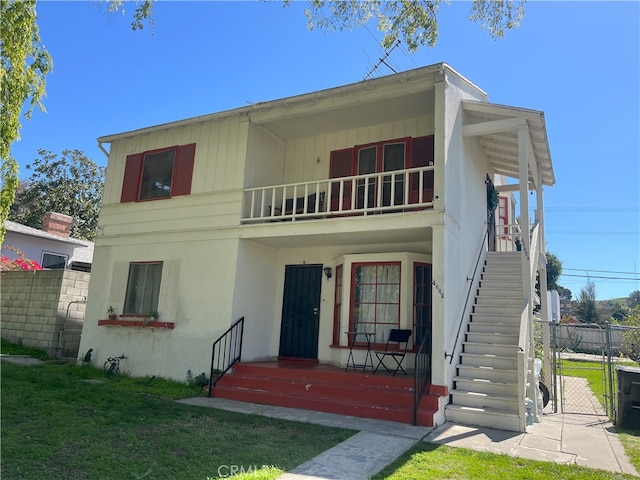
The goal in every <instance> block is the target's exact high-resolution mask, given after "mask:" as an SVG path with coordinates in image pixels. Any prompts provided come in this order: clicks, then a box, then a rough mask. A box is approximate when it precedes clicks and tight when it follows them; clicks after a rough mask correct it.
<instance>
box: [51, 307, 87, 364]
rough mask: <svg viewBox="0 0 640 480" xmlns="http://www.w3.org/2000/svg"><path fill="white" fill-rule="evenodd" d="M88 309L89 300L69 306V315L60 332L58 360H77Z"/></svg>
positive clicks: (65, 318)
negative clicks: (63, 358) (64, 358)
mask: <svg viewBox="0 0 640 480" xmlns="http://www.w3.org/2000/svg"><path fill="white" fill-rule="evenodd" d="M86 308H87V299H86V298H85V299H83V300H75V301H72V302H69V304H68V305H67V313H66V315H65V317H64V324H63V325H62V328H61V329H60V331H59V332H58V346H57V348H56V356H57V357H58V358H61V357H66V358H77V357H78V350H79V348H80V336H81V335H82V325H83V324H84V315H85V311H86Z"/></svg>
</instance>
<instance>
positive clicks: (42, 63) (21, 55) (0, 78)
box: [0, 0, 53, 242]
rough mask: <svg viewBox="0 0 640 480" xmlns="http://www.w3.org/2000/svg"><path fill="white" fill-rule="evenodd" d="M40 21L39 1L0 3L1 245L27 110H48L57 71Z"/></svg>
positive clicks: (12, 191)
mask: <svg viewBox="0 0 640 480" xmlns="http://www.w3.org/2000/svg"><path fill="white" fill-rule="evenodd" d="M36 19H37V15H36V2H35V0H2V1H1V2H0V51H1V53H0V103H1V104H2V109H1V112H0V159H1V160H2V166H1V167H0V179H1V180H0V181H1V182H2V185H1V187H2V193H1V196H0V242H2V241H3V240H4V234H5V231H6V230H5V221H6V219H7V216H8V214H9V208H10V207H11V204H12V203H13V201H14V198H15V193H16V189H17V188H18V163H17V162H16V160H15V159H14V158H13V157H11V145H12V144H13V142H14V141H16V140H18V139H19V138H20V126H21V124H20V116H21V113H22V111H23V109H25V113H24V115H25V117H26V118H27V119H28V118H29V117H30V116H31V112H32V111H33V108H34V107H35V106H38V107H39V108H40V109H42V110H44V107H43V105H42V98H43V97H44V95H45V78H46V75H47V73H48V72H49V71H51V69H52V68H53V62H52V60H51V56H50V55H49V53H48V52H47V50H46V49H45V48H44V46H43V45H42V44H41V43H40V35H39V33H38V25H37V23H36ZM25 107H26V108H25Z"/></svg>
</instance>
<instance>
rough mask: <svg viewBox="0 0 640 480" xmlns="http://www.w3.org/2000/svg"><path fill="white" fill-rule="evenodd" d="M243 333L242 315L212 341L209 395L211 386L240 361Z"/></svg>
mask: <svg viewBox="0 0 640 480" xmlns="http://www.w3.org/2000/svg"><path fill="white" fill-rule="evenodd" d="M243 334H244V317H242V318H240V319H239V320H237V321H236V322H235V323H234V324H233V325H231V326H230V327H229V328H228V329H227V331H226V332H224V333H223V334H222V335H220V336H219V337H218V339H217V340H216V341H215V342H213V346H212V347H211V369H210V371H209V391H208V393H207V396H209V397H210V396H211V393H212V391H213V388H214V387H215V386H216V384H217V383H218V381H219V380H220V379H221V378H222V377H223V376H224V374H225V373H227V372H228V371H229V370H230V369H231V367H233V366H234V365H235V364H236V363H237V362H239V361H240V359H241V357H242V337H243Z"/></svg>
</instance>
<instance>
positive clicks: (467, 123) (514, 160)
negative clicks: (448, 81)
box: [462, 100, 556, 186]
mask: <svg viewBox="0 0 640 480" xmlns="http://www.w3.org/2000/svg"><path fill="white" fill-rule="evenodd" d="M462 108H463V111H464V124H463V128H462V134H463V136H464V137H466V138H471V137H477V138H478V141H479V143H480V146H481V147H482V149H483V151H484V153H485V155H486V156H487V159H488V160H489V163H490V164H491V166H492V167H493V169H494V171H495V173H496V174H497V175H504V176H506V177H511V178H520V145H519V143H518V135H519V134H518V132H519V131H524V132H525V134H526V137H524V138H526V145H525V148H526V149H527V151H528V153H529V155H528V157H529V168H528V175H529V178H528V181H529V182H530V183H532V184H534V185H536V186H542V185H548V186H551V185H554V184H555V183H556V179H555V175H554V173H553V165H552V163H551V151H550V150H549V141H548V138H547V128H546V125H545V121H544V113H543V112H540V111H537V110H528V109H524V108H517V107H508V106H504V105H497V104H493V103H484V102H477V101H472V100H464V101H463V102H462ZM538 183H542V185H538Z"/></svg>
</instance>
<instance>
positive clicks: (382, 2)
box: [108, 0, 526, 52]
mask: <svg viewBox="0 0 640 480" xmlns="http://www.w3.org/2000/svg"><path fill="white" fill-rule="evenodd" d="M154 1H155V0H141V1H138V2H136V4H137V6H136V9H135V12H134V15H133V21H132V22H131V28H132V29H133V30H139V29H142V28H143V26H144V22H145V21H146V22H149V23H151V24H152V22H153V9H152V7H153V2H154ZM108 2H109V10H110V11H118V10H121V9H123V6H124V4H125V3H126V2H125V0H108ZM291 3H292V0H284V5H285V6H289V5H291ZM441 3H445V4H446V3H449V2H447V1H446V0H420V1H418V0H366V1H361V0H309V7H308V8H307V9H305V15H306V17H307V27H308V28H309V29H310V30H313V29H314V28H318V29H322V30H329V31H337V30H340V31H341V30H353V29H354V28H358V27H362V26H364V25H366V24H367V23H369V21H371V20H372V19H376V21H377V23H378V30H380V31H381V32H384V33H385V35H384V37H383V39H382V46H383V47H384V48H390V47H391V46H392V45H394V44H395V43H396V42H397V41H398V40H402V41H404V43H405V44H406V45H407V47H408V48H409V50H410V51H412V52H415V51H416V50H418V49H419V48H420V47H421V46H424V45H427V46H429V47H433V46H434V45H435V44H436V42H437V40H438V12H439V10H440V4H441ZM525 3H526V0H473V4H472V6H471V12H470V15H469V19H470V20H472V21H474V22H476V23H478V24H480V27H481V28H482V29H484V30H486V31H487V32H489V35H491V37H493V38H501V37H503V36H504V32H505V30H509V29H513V28H517V27H519V26H520V20H522V17H523V16H524V4H525Z"/></svg>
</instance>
